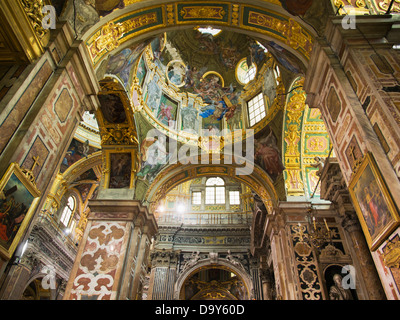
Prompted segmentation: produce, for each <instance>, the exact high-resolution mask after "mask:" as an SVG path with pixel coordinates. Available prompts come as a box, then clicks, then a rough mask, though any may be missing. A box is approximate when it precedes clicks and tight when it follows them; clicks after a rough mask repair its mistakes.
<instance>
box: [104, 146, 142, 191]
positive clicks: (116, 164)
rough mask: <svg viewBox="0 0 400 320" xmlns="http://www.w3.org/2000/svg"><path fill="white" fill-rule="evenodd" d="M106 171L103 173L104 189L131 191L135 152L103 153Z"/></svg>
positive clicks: (122, 150)
mask: <svg viewBox="0 0 400 320" xmlns="http://www.w3.org/2000/svg"><path fill="white" fill-rule="evenodd" d="M105 157H106V166H107V167H106V170H105V173H103V175H104V176H103V179H104V188H108V189H131V188H132V187H133V183H134V170H135V159H136V151H135V150H130V149H126V150H125V149H124V148H122V149H121V150H118V151H111V150H106V151H105Z"/></svg>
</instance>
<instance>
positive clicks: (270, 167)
mask: <svg viewBox="0 0 400 320" xmlns="http://www.w3.org/2000/svg"><path fill="white" fill-rule="evenodd" d="M254 161H255V163H256V164H258V165H259V166H261V168H263V169H264V170H265V171H266V172H267V173H268V174H269V176H270V177H271V178H272V179H273V180H276V179H277V177H278V176H279V175H281V174H282V172H283V170H284V169H285V167H284V165H283V162H282V156H281V151H280V149H279V147H278V139H277V137H276V135H275V134H274V132H273V131H272V130H271V128H270V127H269V126H267V127H266V128H265V129H264V130H262V131H261V132H260V134H258V135H256V137H255V139H254Z"/></svg>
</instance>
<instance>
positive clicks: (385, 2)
mask: <svg viewBox="0 0 400 320" xmlns="http://www.w3.org/2000/svg"><path fill="white" fill-rule="evenodd" d="M390 3H391V0H332V5H333V7H334V8H335V10H338V12H339V13H340V14H356V15H365V14H372V15H375V14H384V13H386V11H387V10H388V9H389V5H390ZM339 8H341V9H340V10H339ZM391 13H400V1H398V0H395V1H394V2H393V4H392V8H391Z"/></svg>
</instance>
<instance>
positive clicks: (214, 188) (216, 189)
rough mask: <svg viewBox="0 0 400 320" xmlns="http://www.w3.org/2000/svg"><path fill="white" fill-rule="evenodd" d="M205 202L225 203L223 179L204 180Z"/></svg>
mask: <svg viewBox="0 0 400 320" xmlns="http://www.w3.org/2000/svg"><path fill="white" fill-rule="evenodd" d="M206 204H225V181H224V180H223V179H221V178H209V179H208V180H207V182H206Z"/></svg>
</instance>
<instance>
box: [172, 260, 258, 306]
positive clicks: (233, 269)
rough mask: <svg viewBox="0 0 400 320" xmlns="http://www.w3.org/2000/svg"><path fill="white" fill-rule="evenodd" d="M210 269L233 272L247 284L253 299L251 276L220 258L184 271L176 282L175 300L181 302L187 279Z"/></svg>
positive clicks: (197, 264) (206, 261)
mask: <svg viewBox="0 0 400 320" xmlns="http://www.w3.org/2000/svg"><path fill="white" fill-rule="evenodd" d="M208 268H220V269H224V270H228V271H230V272H233V273H234V274H235V275H236V276H238V277H239V278H240V279H241V280H242V281H243V283H244V284H245V287H246V290H247V296H248V298H249V299H252V298H253V284H252V280H251V277H250V275H249V274H248V273H247V272H246V271H245V270H244V269H243V268H242V267H241V268H240V267H238V266H236V265H234V264H233V263H231V262H229V261H228V260H226V259H221V258H219V259H218V260H217V261H214V260H213V259H204V260H201V261H199V262H197V263H196V264H195V265H193V266H192V267H190V268H188V269H187V270H184V271H183V272H182V273H181V274H180V275H179V277H178V278H177V280H176V281H175V287H174V300H179V299H180V298H181V291H182V289H183V285H184V284H185V281H186V280H187V279H189V278H190V277H191V276H192V275H194V274H195V273H196V272H198V271H199V270H201V269H208Z"/></svg>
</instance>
